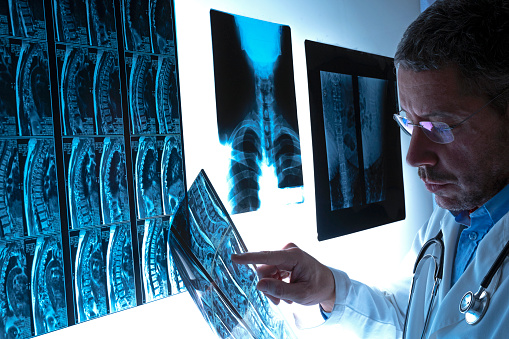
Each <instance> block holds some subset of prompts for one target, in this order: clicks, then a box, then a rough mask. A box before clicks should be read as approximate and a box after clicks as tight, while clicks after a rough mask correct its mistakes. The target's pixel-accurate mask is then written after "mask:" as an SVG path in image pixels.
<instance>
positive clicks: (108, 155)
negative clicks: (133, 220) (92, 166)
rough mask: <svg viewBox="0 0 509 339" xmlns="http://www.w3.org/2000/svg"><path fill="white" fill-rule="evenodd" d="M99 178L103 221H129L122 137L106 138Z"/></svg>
mask: <svg viewBox="0 0 509 339" xmlns="http://www.w3.org/2000/svg"><path fill="white" fill-rule="evenodd" d="M99 178H100V180H99V191H100V197H101V212H102V221H103V223H104V224H110V223H114V222H123V221H129V195H128V192H127V174H126V162H125V148H124V140H123V139H122V138H105V139H104V142H103V150H102V157H101V163H100V169H99Z"/></svg>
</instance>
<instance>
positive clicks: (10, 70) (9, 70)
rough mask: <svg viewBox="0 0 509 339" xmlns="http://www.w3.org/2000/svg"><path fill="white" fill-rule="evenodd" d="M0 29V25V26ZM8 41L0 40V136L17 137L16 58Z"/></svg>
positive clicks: (5, 39)
mask: <svg viewBox="0 0 509 339" xmlns="http://www.w3.org/2000/svg"><path fill="white" fill-rule="evenodd" d="M0 27H1V25H0ZM13 48H15V45H14V46H11V43H10V39H8V38H0V93H2V95H1V96H0V135H2V136H15V135H17V126H18V115H17V113H18V110H17V104H16V86H15V83H16V65H17V60H18V57H17V55H16V53H14V52H13V51H12V50H11V49H13Z"/></svg>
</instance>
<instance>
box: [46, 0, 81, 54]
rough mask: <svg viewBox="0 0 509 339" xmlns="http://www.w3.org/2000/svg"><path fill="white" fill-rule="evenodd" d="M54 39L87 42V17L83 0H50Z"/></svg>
mask: <svg viewBox="0 0 509 339" xmlns="http://www.w3.org/2000/svg"><path fill="white" fill-rule="evenodd" d="M52 4H53V18H54V22H55V24H54V26H55V39H56V40H57V41H59V42H68V43H75V44H80V45H86V44H87V18H86V8H85V4H84V3H83V0H77V1H76V0H52Z"/></svg>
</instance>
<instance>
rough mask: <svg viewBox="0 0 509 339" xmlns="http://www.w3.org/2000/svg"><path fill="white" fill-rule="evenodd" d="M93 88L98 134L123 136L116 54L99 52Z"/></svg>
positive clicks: (105, 51)
mask: <svg viewBox="0 0 509 339" xmlns="http://www.w3.org/2000/svg"><path fill="white" fill-rule="evenodd" d="M93 88H94V91H93V94H94V108H95V119H96V130H97V134H100V135H102V134H120V135H121V134H123V132H124V125H123V120H122V108H121V106H120V78H119V68H118V59H117V57H116V54H115V53H113V52H111V51H107V50H100V51H98V53H97V65H96V67H95V72H94V85H93Z"/></svg>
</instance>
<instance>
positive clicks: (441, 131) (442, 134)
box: [393, 88, 509, 144]
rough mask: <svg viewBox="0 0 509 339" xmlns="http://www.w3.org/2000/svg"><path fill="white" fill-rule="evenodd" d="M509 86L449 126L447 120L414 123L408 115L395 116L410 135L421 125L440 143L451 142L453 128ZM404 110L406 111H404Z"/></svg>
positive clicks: (430, 137)
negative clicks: (461, 119)
mask: <svg viewBox="0 0 509 339" xmlns="http://www.w3.org/2000/svg"><path fill="white" fill-rule="evenodd" d="M507 90H509V88H506V89H504V90H503V91H502V92H500V93H499V94H497V95H496V96H495V97H494V98H493V99H491V100H490V101H488V102H487V103H486V104H484V105H483V106H482V107H481V108H479V109H478V110H477V111H475V112H474V113H472V114H470V115H469V116H468V117H466V118H465V119H464V120H463V121H461V122H459V123H457V124H455V125H452V126H449V125H448V124H446V123H445V122H440V121H419V123H417V124H414V123H412V122H411V121H410V120H408V119H407V118H406V117H404V116H401V115H399V114H394V116H393V118H394V120H396V122H397V123H398V125H399V127H400V128H401V129H402V130H403V131H404V132H405V133H406V134H408V135H410V136H411V135H412V132H413V131H414V127H419V128H421V129H422V131H423V132H424V135H426V136H427V137H428V138H429V139H430V140H431V141H433V142H436V143H438V144H448V143H450V142H453V141H454V134H452V130H453V129H454V128H456V127H458V126H460V125H461V124H463V123H464V122H465V121H467V120H468V119H470V118H471V117H473V116H474V115H476V114H477V113H479V112H481V111H482V110H483V109H484V108H486V106H488V105H489V104H491V103H492V102H493V101H494V100H495V99H497V98H498V97H499V96H501V95H502V94H503V93H505V92H506V91H507ZM402 112H404V111H402Z"/></svg>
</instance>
